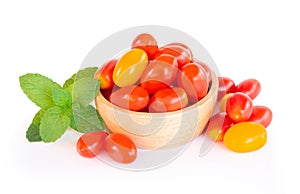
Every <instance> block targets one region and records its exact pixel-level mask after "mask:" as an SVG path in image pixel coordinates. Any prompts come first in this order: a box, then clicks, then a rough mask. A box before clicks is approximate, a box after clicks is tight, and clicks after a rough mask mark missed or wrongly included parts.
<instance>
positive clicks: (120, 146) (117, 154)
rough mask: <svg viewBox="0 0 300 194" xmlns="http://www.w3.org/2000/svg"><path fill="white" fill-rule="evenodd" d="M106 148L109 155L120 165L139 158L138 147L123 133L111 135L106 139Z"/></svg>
mask: <svg viewBox="0 0 300 194" xmlns="http://www.w3.org/2000/svg"><path fill="white" fill-rule="evenodd" d="M104 148H105V151H106V152H107V154H108V155H109V156H110V157H111V158H112V159H113V160H114V161H116V162H119V163H125V164H127V163H131V162H133V161H134V160H135V159H136V157H137V149H136V145H135V144H134V142H133V141H132V140H131V139H130V138H129V137H127V136H126V135H123V134H121V133H112V134H109V135H108V136H107V137H106V139H105V145H104Z"/></svg>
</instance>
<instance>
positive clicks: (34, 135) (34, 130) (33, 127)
mask: <svg viewBox="0 0 300 194" xmlns="http://www.w3.org/2000/svg"><path fill="white" fill-rule="evenodd" d="M44 113H45V111H44V110H40V111H39V112H37V113H36V114H35V116H34V118H33V120H32V123H31V124H30V126H29V128H28V130H27V132H26V138H27V139H28V141H29V142H37V141H42V138H41V136H40V124H41V120H42V117H43V116H44Z"/></svg>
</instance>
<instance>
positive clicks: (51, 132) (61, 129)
mask: <svg viewBox="0 0 300 194" xmlns="http://www.w3.org/2000/svg"><path fill="white" fill-rule="evenodd" d="M69 124H70V118H69V116H68V113H67V112H66V111H65V110H63V109H62V108H61V107H59V106H53V107H51V108H49V109H48V110H47V111H46V112H45V114H44V116H43V118H42V120H41V125H40V136H41V138H42V140H43V141H44V142H54V141H56V140H57V139H59V138H60V137H61V136H62V135H63V134H64V133H65V131H66V130H67V128H68V126H69Z"/></svg>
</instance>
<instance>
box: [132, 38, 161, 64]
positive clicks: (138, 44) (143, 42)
mask: <svg viewBox="0 0 300 194" xmlns="http://www.w3.org/2000/svg"><path fill="white" fill-rule="evenodd" d="M131 47H132V48H139V49H142V50H144V51H145V52H146V53H147V55H148V58H149V59H153V57H154V55H155V54H156V52H157V50H158V45H157V42H156V40H155V38H154V37H153V36H152V35H151V34H148V33H142V34H139V35H138V36H137V37H136V38H135V39H134V40H133V42H132V44H131Z"/></svg>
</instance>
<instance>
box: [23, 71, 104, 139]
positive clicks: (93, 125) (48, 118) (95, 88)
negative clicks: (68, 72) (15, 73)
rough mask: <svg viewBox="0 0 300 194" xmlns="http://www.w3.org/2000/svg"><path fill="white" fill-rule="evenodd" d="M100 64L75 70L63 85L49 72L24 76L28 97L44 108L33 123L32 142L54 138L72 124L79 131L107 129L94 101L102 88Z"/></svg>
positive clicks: (31, 125)
mask: <svg viewBox="0 0 300 194" xmlns="http://www.w3.org/2000/svg"><path fill="white" fill-rule="evenodd" d="M96 70H97V67H88V68H85V69H82V70H80V71H78V72H77V73H76V74H73V75H72V77H71V78H69V79H67V80H66V81H65V83H64V84H63V87H61V86H60V85H59V84H57V83H55V82H54V81H52V80H51V79H49V78H48V77H46V76H43V75H40V74H37V73H35V74H32V73H28V74H25V75H22V76H20V78H19V81H20V86H21V88H22V90H23V92H24V93H25V94H26V95H27V97H28V98H29V99H30V100H31V101H32V102H33V103H35V104H36V105H37V106H39V107H40V108H41V109H40V111H39V112H38V113H37V114H36V115H35V117H34V118H33V120H32V123H31V124H30V126H29V128H28V130H27V132H26V138H27V139H28V141H29V142H36V141H43V142H54V141H56V140H57V139H59V138H60V137H61V136H62V135H63V134H64V133H65V131H66V130H67V128H68V127H71V128H73V129H75V130H77V131H79V132H82V133H85V132H90V131H99V130H104V122H103V120H102V118H101V116H100V115H99V113H98V111H97V110H96V109H95V108H94V106H92V105H91V102H92V101H93V100H94V98H95V97H96V95H97V93H98V92H99V88H100V82H99V81H98V80H95V79H94V78H93V77H94V73H95V71H96Z"/></svg>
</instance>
